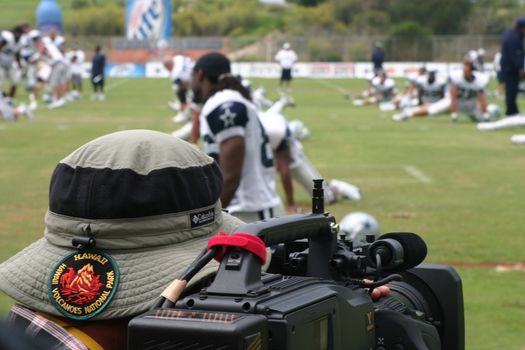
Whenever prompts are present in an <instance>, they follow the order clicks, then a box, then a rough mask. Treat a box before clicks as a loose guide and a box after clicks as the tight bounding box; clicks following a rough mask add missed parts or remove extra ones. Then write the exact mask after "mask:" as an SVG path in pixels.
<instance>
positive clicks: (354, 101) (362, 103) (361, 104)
mask: <svg viewBox="0 0 525 350" xmlns="http://www.w3.org/2000/svg"><path fill="white" fill-rule="evenodd" d="M352 104H353V105H354V106H358V107H361V106H363V105H364V104H365V101H363V100H353V101H352Z"/></svg>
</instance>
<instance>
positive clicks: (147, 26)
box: [126, 0, 171, 40]
mask: <svg viewBox="0 0 525 350" xmlns="http://www.w3.org/2000/svg"><path fill="white" fill-rule="evenodd" d="M126 37H127V38H128V39H138V40H159V39H166V38H169V37H171V0H126Z"/></svg>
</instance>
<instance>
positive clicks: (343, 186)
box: [329, 179, 362, 201]
mask: <svg viewBox="0 0 525 350" xmlns="http://www.w3.org/2000/svg"><path fill="white" fill-rule="evenodd" d="M329 186H330V187H333V188H334V189H335V190H336V191H337V193H338V194H339V195H340V196H341V197H343V198H347V199H351V200H354V201H358V200H360V199H361V198H362V196H361V192H359V188H357V187H356V186H354V185H352V184H349V183H348V182H344V181H340V180H336V179H333V180H331V181H330V182H329Z"/></svg>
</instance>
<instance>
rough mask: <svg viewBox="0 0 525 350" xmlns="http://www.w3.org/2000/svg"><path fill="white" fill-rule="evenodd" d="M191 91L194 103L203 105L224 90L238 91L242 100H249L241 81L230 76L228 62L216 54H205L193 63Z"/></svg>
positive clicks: (224, 57)
mask: <svg viewBox="0 0 525 350" xmlns="http://www.w3.org/2000/svg"><path fill="white" fill-rule="evenodd" d="M191 89H192V90H193V100H194V102H196V103H204V102H206V100H208V98H210V97H211V96H213V94H215V93H216V92H218V91H221V90H225V89H230V90H235V91H238V92H239V93H240V94H241V95H242V96H243V97H244V98H246V99H248V100H250V99H251V97H250V93H249V92H248V90H246V88H244V87H243V86H242V84H241V81H240V80H239V79H238V78H237V77H236V76H234V75H232V74H231V67H230V60H229V59H228V58H227V57H226V56H224V55H223V54H221V53H218V52H211V53H207V54H205V55H203V56H201V57H200V58H199V59H198V60H197V62H195V66H194V67H193V72H192V75H191Z"/></svg>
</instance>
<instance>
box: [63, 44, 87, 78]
mask: <svg viewBox="0 0 525 350" xmlns="http://www.w3.org/2000/svg"><path fill="white" fill-rule="evenodd" d="M85 57H86V55H85V54H84V51H82V50H71V51H68V52H67V53H66V60H67V61H68V62H69V70H70V72H71V74H80V75H82V73H84V67H83V65H82V64H83V63H84V59H85ZM73 58H76V59H75V60H74V59H73Z"/></svg>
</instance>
